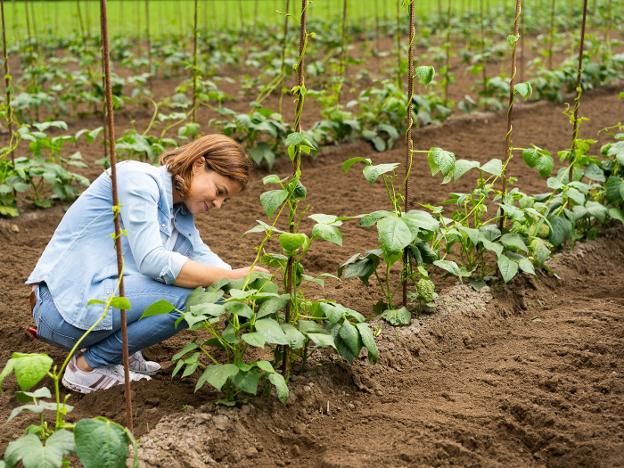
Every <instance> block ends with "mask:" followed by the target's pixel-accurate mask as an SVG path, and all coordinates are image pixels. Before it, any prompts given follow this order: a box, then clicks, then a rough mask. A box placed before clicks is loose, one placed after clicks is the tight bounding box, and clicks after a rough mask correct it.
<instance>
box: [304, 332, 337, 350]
mask: <svg viewBox="0 0 624 468" xmlns="http://www.w3.org/2000/svg"><path fill="white" fill-rule="evenodd" d="M308 338H310V339H311V340H312V342H313V343H314V344H315V345H316V346H318V347H319V348H325V347H328V346H331V347H332V348H334V349H335V348H336V343H334V337H333V336H332V335H328V334H326V333H308Z"/></svg>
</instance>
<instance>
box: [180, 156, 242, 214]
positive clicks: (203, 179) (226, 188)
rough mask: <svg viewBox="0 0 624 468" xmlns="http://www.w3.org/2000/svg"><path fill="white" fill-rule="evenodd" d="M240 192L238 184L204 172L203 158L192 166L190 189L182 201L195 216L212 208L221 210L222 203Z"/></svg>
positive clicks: (209, 171) (219, 175) (210, 172)
mask: <svg viewBox="0 0 624 468" xmlns="http://www.w3.org/2000/svg"><path fill="white" fill-rule="evenodd" d="M240 191H241V186H240V185H239V184H238V182H235V181H234V180H232V179H230V178H229V177H225V176H222V175H221V174H219V173H217V172H215V171H211V170H206V167H205V165H204V160H203V158H200V159H198V160H197V162H196V163H195V164H194V165H193V178H192V180H191V188H190V190H189V192H188V194H187V196H186V199H185V200H184V204H185V205H186V207H187V209H188V210H189V211H190V212H191V213H192V214H193V216H197V215H198V214H200V213H206V212H207V211H209V210H211V209H213V208H221V206H222V205H223V203H225V201H226V200H228V199H229V198H230V197H232V196H233V195H236V194H238V193H239V192H240Z"/></svg>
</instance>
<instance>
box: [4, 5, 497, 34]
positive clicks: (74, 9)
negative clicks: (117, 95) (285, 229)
mask: <svg viewBox="0 0 624 468" xmlns="http://www.w3.org/2000/svg"><path fill="white" fill-rule="evenodd" d="M446 1H447V0H441V2H440V3H441V4H442V5H443V6H444V5H446ZM453 2H454V4H455V6H454V8H456V9H457V10H458V11H462V10H463V9H464V8H469V6H470V5H472V8H477V6H478V2H477V1H475V0H453ZM78 3H80V11H81V16H82V19H83V24H84V27H85V28H86V29H88V30H90V31H91V32H93V33H97V32H98V31H99V4H100V2H99V1H97V0H80V1H79V2H78V1H76V0H63V1H52V0H49V1H30V2H25V1H23V0H18V1H15V0H5V14H6V23H7V24H6V26H7V34H8V36H9V37H8V41H9V43H12V42H13V41H14V40H15V38H17V39H18V40H21V39H25V38H26V37H27V36H28V28H27V21H26V19H27V18H26V5H27V4H29V5H30V8H31V10H32V12H33V13H34V15H33V16H34V21H33V19H31V20H30V23H31V28H30V29H31V31H34V32H33V33H32V34H36V35H37V37H40V36H44V35H47V34H51V35H53V36H56V37H59V36H60V37H62V36H65V35H67V34H69V33H72V32H78V31H80V21H79V16H78V6H77V5H78ZM438 3H439V2H438V0H417V3H416V8H417V12H418V14H419V15H424V14H426V13H430V14H436V13H437V11H438ZM490 3H491V4H492V5H495V4H501V3H504V0H490ZM193 4H194V0H150V1H149V9H150V34H151V35H152V36H153V37H157V36H159V35H161V34H167V33H171V32H176V31H184V30H187V31H189V32H190V30H191V29H192V26H193ZM198 4H199V13H198V20H199V24H200V28H202V29H203V28H209V29H218V28H223V27H230V28H241V27H244V28H250V27H253V25H254V24H257V25H261V24H281V18H282V13H280V12H283V10H284V5H285V1H284V0H199V2H198ZM290 4H291V12H292V9H293V8H294V9H295V11H294V12H292V13H294V14H295V15H297V14H298V12H299V10H300V7H301V1H300V0H290ZM403 8H405V7H403ZM256 13H257V14H256ZM341 15H342V1H341V0H311V2H310V7H309V18H310V19H313V18H323V19H334V20H336V21H339V18H340V16H341ZM395 15H396V0H350V1H349V19H350V21H358V22H365V23H367V24H369V25H370V27H373V24H374V21H375V18H376V17H379V18H380V19H383V18H388V19H393V18H395ZM108 18H109V28H110V34H111V35H113V36H114V35H124V36H126V37H137V36H144V34H145V2H144V0H123V1H122V0H109V1H108Z"/></svg>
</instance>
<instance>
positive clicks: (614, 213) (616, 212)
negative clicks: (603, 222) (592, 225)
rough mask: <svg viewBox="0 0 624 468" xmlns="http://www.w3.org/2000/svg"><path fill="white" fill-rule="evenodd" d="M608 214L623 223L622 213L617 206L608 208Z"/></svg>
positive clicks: (623, 215) (623, 214)
mask: <svg viewBox="0 0 624 468" xmlns="http://www.w3.org/2000/svg"><path fill="white" fill-rule="evenodd" d="M609 216H610V217H611V219H615V220H617V221H619V222H621V223H624V213H622V210H621V209H619V208H609Z"/></svg>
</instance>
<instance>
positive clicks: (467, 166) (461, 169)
mask: <svg viewBox="0 0 624 468" xmlns="http://www.w3.org/2000/svg"><path fill="white" fill-rule="evenodd" d="M476 167H479V162H478V161H469V160H468V159H458V160H457V161H455V168H454V170H453V173H452V177H446V178H444V180H443V181H442V183H443V184H444V183H447V182H450V181H451V180H452V181H456V180H459V179H461V177H462V176H463V175H464V174H465V173H466V172H468V171H469V170H471V169H474V168H476Z"/></svg>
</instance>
